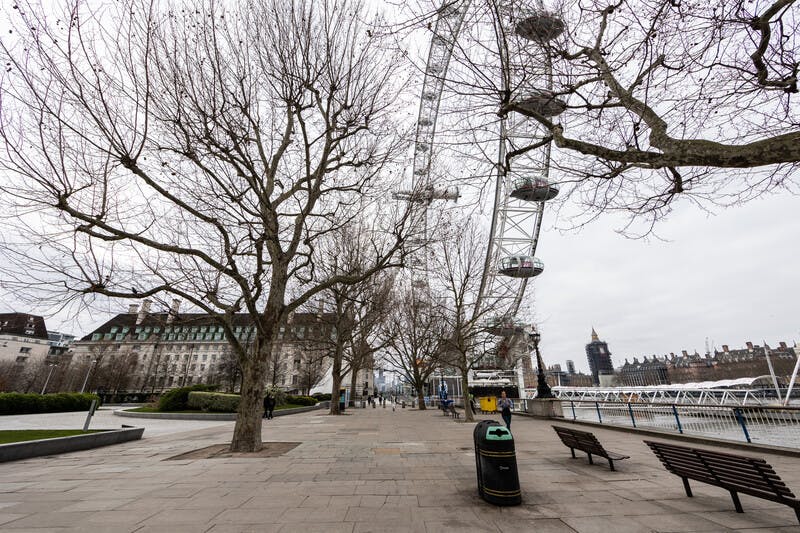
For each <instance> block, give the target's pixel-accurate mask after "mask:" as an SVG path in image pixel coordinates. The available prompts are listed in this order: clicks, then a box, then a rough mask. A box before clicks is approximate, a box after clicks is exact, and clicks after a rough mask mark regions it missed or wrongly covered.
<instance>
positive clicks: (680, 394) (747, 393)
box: [525, 376, 797, 406]
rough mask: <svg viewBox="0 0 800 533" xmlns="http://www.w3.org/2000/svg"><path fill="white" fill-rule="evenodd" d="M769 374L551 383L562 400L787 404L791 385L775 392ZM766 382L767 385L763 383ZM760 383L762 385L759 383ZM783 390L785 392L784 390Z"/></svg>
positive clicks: (527, 394) (531, 395) (529, 393)
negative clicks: (664, 381)
mask: <svg viewBox="0 0 800 533" xmlns="http://www.w3.org/2000/svg"><path fill="white" fill-rule="evenodd" d="M769 380H770V376H759V377H757V378H739V379H727V380H721V381H705V382H699V383H676V384H672V385H650V386H626V387H562V386H555V387H552V390H553V394H554V395H555V396H556V397H557V398H559V399H560V400H564V401H570V400H571V401H575V402H621V403H626V402H631V403H633V402H636V403H667V404H692V405H740V406H747V405H752V406H757V405H763V406H768V405H789V404H790V402H789V401H787V400H788V396H791V388H790V389H789V390H788V391H787V390H779V392H776V390H775V389H774V388H772V386H771V385H772V383H771V382H770V381H769ZM767 383H769V388H766V387H765V385H767ZM762 384H763V385H762ZM787 392H788V393H789V394H787ZM535 396H536V389H533V388H528V389H525V397H526V398H529V399H530V398H534V397H535ZM791 403H792V404H794V403H797V400H795V401H793V402H791Z"/></svg>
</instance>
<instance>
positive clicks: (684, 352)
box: [681, 350, 689, 357]
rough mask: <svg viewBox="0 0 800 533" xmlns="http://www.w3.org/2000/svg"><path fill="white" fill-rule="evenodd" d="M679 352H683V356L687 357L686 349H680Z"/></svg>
mask: <svg viewBox="0 0 800 533" xmlns="http://www.w3.org/2000/svg"><path fill="white" fill-rule="evenodd" d="M681 354H683V356H684V357H689V352H687V351H686V350H681Z"/></svg>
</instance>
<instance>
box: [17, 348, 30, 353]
mask: <svg viewBox="0 0 800 533" xmlns="http://www.w3.org/2000/svg"><path fill="white" fill-rule="evenodd" d="M19 353H31V349H30V348H29V347H22V348H20V349H19Z"/></svg>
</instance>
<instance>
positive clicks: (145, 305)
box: [136, 299, 151, 326]
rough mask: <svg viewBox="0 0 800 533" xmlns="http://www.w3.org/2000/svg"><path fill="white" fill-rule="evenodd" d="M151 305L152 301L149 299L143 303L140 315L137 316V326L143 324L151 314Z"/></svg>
mask: <svg viewBox="0 0 800 533" xmlns="http://www.w3.org/2000/svg"><path fill="white" fill-rule="evenodd" d="M150 303H151V301H150V300H149V299H148V300H145V301H143V302H142V308H141V309H139V314H138V315H137V316H136V325H137V326H138V325H139V324H141V323H142V322H143V321H144V318H145V317H146V316H147V315H148V314H149V313H150Z"/></svg>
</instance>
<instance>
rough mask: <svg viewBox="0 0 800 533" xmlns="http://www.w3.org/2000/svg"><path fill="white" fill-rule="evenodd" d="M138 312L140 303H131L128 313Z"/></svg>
mask: <svg viewBox="0 0 800 533" xmlns="http://www.w3.org/2000/svg"><path fill="white" fill-rule="evenodd" d="M138 312H139V304H130V305H129V306H128V314H129V315H135V314H136V313H138Z"/></svg>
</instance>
